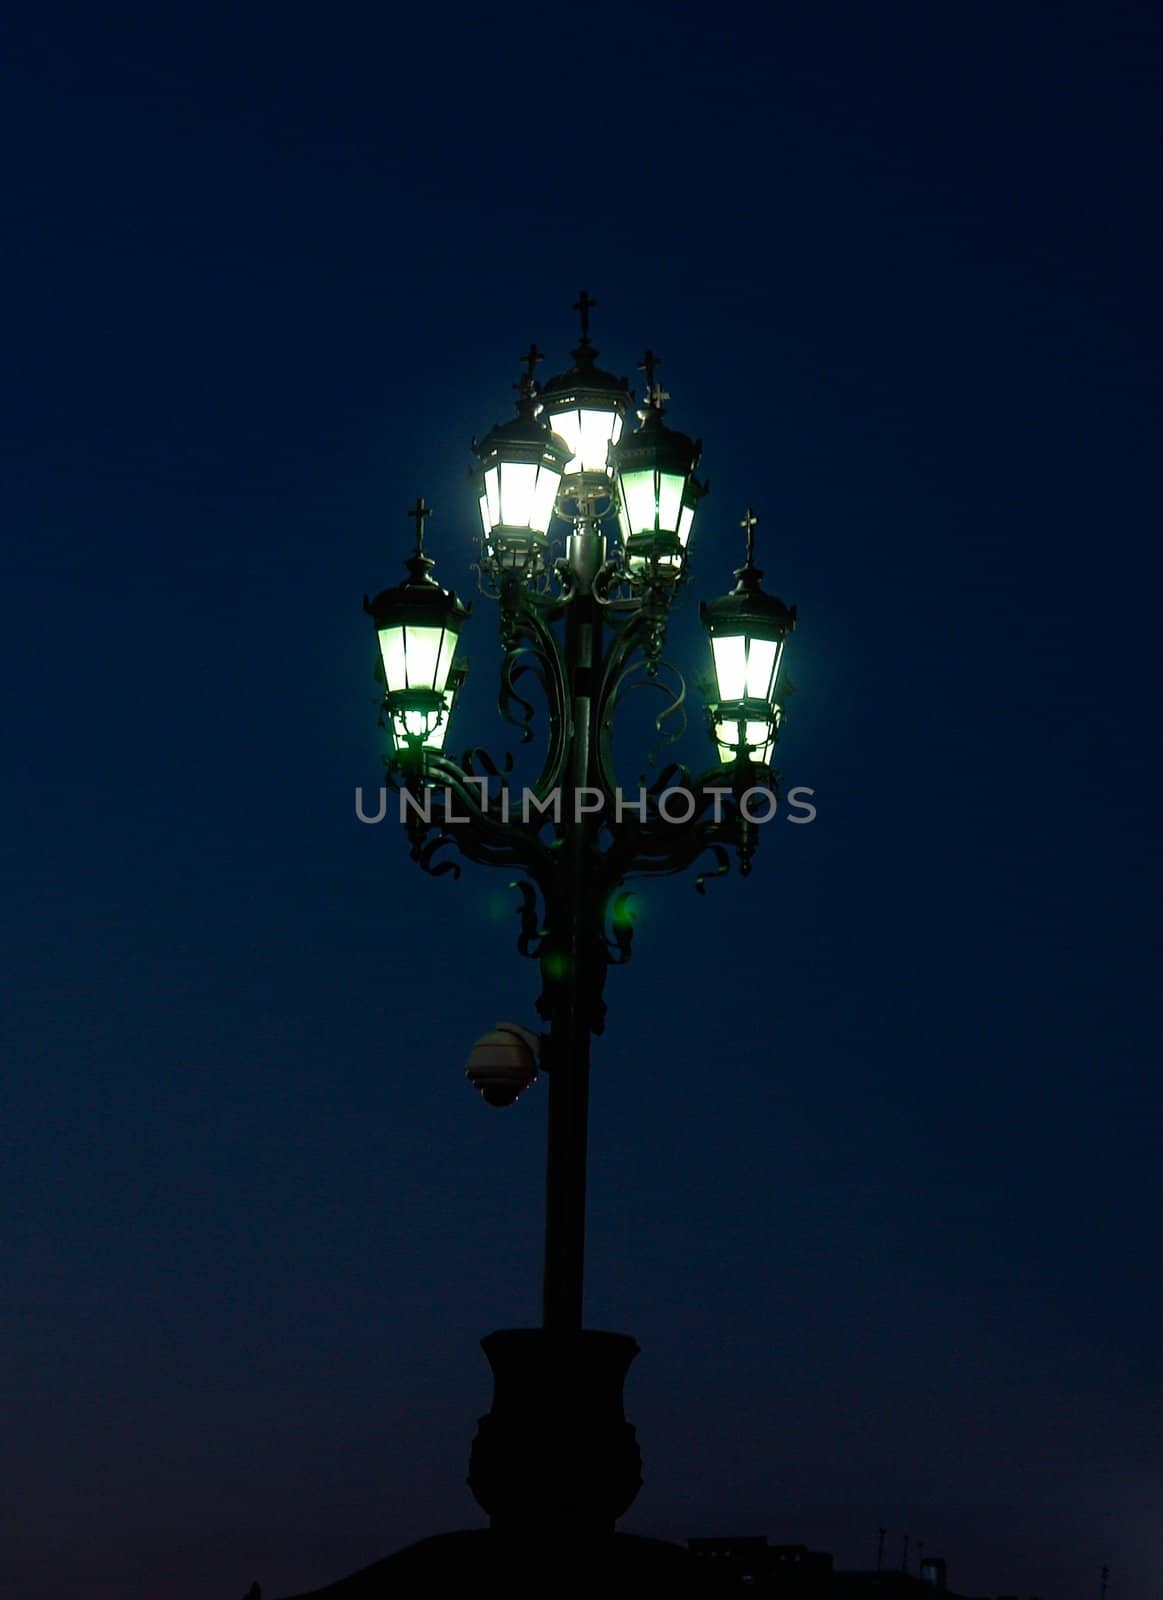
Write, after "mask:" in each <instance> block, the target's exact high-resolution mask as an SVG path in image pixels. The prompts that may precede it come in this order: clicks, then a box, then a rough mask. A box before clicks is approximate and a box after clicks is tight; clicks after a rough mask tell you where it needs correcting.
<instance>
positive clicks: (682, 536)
mask: <svg viewBox="0 0 1163 1600" xmlns="http://www.w3.org/2000/svg"><path fill="white" fill-rule="evenodd" d="M694 520H695V508H694V506H690V505H687V506H683V508H682V514H681V515H680V517H679V519H678V542H679V544H681V545H682V547H683V549H684V550H685V549H686V546H687V540H688V539H689V538H690V536H691V527H692V525H693V523H694Z"/></svg>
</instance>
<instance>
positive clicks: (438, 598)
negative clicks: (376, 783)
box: [363, 499, 469, 757]
mask: <svg viewBox="0 0 1163 1600" xmlns="http://www.w3.org/2000/svg"><path fill="white" fill-rule="evenodd" d="M408 515H409V516H411V517H414V518H415V519H416V549H415V551H414V553H413V554H412V555H411V556H410V557H409V558H408V560H407V561H406V562H405V566H406V567H407V569H408V572H409V578H408V581H407V582H406V583H401V584H399V585H398V586H397V587H396V588H394V589H384V590H382V591H381V592H380V593H379V594H377V595H376V597H375V599H374V600H369V599H368V597H367V596H366V595H364V598H363V608H364V610H365V611H366V612H367V613H368V615H369V616H370V617H371V618H372V621H373V622H374V623H375V626H376V634H377V636H378V638H379V645H380V664H381V666H382V668H383V675H384V685H385V693H384V715H385V717H386V719H387V721H388V724H389V726H390V727H391V730H392V738H393V742H394V744H395V749H396V753H397V756H404V755H408V754H411V755H412V756H413V757H415V756H416V755H417V753H418V752H419V751H420V750H422V749H426V750H440V749H441V748H442V747H443V744H444V736H445V734H446V733H447V731H448V718H449V715H450V713H451V711H452V702H453V700H454V699H455V697H456V691H457V688H458V687H459V684H460V679H459V676H458V674H457V673H456V672H455V670H454V657H455V654H456V642H457V639H458V638H459V636H460V629H461V625H462V624H463V622H464V621H465V619H466V617H467V616H468V615H469V607H468V606H465V605H462V603H461V602H460V601H459V600H458V599H457V597H456V595H455V594H453V592H452V591H451V590H450V589H442V588H441V587H440V585H439V584H438V583H436V582H435V580H434V579H433V578H432V577H431V576H430V574H431V571H432V568H433V566H434V565H435V563H434V562H433V561H431V560H430V559H429V557H428V556H426V555H425V554H424V523H425V520H426V519H427V518H428V517H430V516H431V515H432V508H431V507H430V506H426V505H425V504H424V501H423V500H422V499H420V500H417V501H416V504H415V505H414V506H413V508H412V510H411V511H410V512H409V513H408Z"/></svg>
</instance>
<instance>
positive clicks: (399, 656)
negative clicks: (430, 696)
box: [379, 623, 456, 694]
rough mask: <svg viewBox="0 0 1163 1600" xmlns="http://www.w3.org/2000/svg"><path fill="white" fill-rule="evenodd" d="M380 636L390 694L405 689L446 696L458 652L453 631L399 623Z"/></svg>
mask: <svg viewBox="0 0 1163 1600" xmlns="http://www.w3.org/2000/svg"><path fill="white" fill-rule="evenodd" d="M379 634H380V653H381V655H382V656H383V661H384V677H385V679H386V680H387V687H388V693H389V694H397V693H399V691H400V690H402V689H435V690H436V692H437V693H438V694H442V693H443V692H444V685H445V684H446V683H447V682H448V674H449V672H450V671H451V670H452V655H453V651H454V650H455V649H456V635H455V634H454V633H453V632H452V631H451V630H450V629H448V628H433V627H417V626H415V625H406V624H404V623H395V624H393V625H392V626H391V627H389V628H381V629H380V630H379Z"/></svg>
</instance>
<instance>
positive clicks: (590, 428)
mask: <svg viewBox="0 0 1163 1600" xmlns="http://www.w3.org/2000/svg"><path fill="white" fill-rule="evenodd" d="M549 422H550V426H551V427H552V429H553V431H554V433H557V434H560V435H561V437H562V438H563V439H564V440H565V442H566V444H567V445H568V446H569V448H570V450H571V451H572V452H573V456H572V459H571V460H570V461H569V462H568V463H567V465H566V468H565V472H566V476H567V477H568V476H569V475H570V474H571V473H575V472H606V471H607V470H608V467H607V459H606V458H607V456H608V455H609V451H610V446H611V445H612V444H617V442H618V440H619V438H620V437H621V434H622V418H621V417H620V416H619V414H618V413H617V412H616V411H592V410H586V409H584V408H582V407H580V406H578V407H574V408H573V409H572V410H570V411H555V412H553V413H552V415H551V416H550V419H549Z"/></svg>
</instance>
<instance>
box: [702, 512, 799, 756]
mask: <svg viewBox="0 0 1163 1600" xmlns="http://www.w3.org/2000/svg"><path fill="white" fill-rule="evenodd" d="M758 525H759V518H758V517H757V516H756V515H755V513H754V512H753V511H752V509H751V507H750V506H748V507H747V514H746V516H745V517H744V518H743V521H742V522H741V523H740V527H742V528H745V529H746V531H747V560H746V561H745V562H744V564H743V565H742V566H741V567H739V568H738V570H737V571H736V573H735V576H736V578H737V579H738V580H739V581H738V582H737V583H736V585H735V587H734V589H733V590H732V591H731V593H730V594H725V595H723V596H721V598H720V599H718V600H712V601H710V602H709V603H708V602H706V601H704V602H703V604H702V606H701V607H700V614H701V616H702V619H703V626H704V627H705V628H706V630H707V632H708V634H709V635H710V638H711V653H712V657H713V660H714V667H715V689H716V696H715V702H714V704H713V705H712V706H710V707H709V708H708V711H709V716H710V722H711V727H712V729H713V732H714V738H715V743H716V744H717V746H718V749H719V759H720V760H721V761H722V762H723V764H724V766H727V765H729V764H730V763H732V762H736V761H739V762H744V761H748V762H751V763H752V764H753V765H755V766H758V767H767V766H770V764H771V752H772V749H773V747H774V744H775V739H776V735H777V733H778V731H779V723H780V717H781V715H782V707H781V706H780V703H779V700H778V699H777V695H778V686H779V669H780V665H781V664H782V661H783V648H784V644H785V643H786V640H787V636H788V634H789V633H790V632H791V631H792V629H793V628H794V627H795V625H796V608H795V607H794V606H785V605H784V603H783V601H782V600H778V599H776V597H775V596H774V595H770V594H765V593H764V592H763V590H762V588H761V587H760V583H759V580H760V579H761V578H762V577H763V573H762V572H761V571H760V570H759V568H758V567H757V566H756V565H755V529H756V528H757V527H758Z"/></svg>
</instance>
